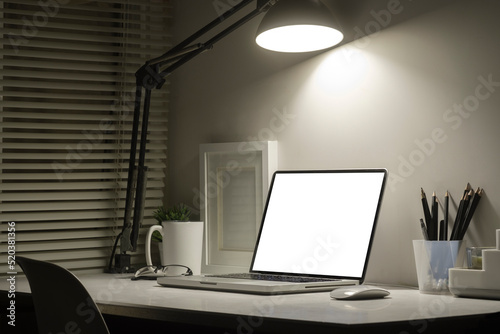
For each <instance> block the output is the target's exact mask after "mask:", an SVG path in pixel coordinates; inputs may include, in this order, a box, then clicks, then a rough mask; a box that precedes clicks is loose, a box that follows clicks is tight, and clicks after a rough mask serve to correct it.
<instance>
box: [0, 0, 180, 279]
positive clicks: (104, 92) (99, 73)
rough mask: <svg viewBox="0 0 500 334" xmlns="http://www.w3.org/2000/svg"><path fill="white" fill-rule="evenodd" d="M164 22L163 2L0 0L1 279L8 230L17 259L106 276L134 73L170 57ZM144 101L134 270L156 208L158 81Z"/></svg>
mask: <svg viewBox="0 0 500 334" xmlns="http://www.w3.org/2000/svg"><path fill="white" fill-rule="evenodd" d="M171 12H172V8H171V4H170V2H169V1H168V0H162V1H159V0H100V1H85V0H41V1H25V0H12V1H0V17H1V22H0V32H1V43H0V45H1V48H0V89H1V96H0V186H1V187H0V222H1V226H0V236H1V238H0V243H1V249H0V252H1V254H0V255H1V260H0V275H2V274H6V273H7V272H8V271H9V270H8V267H7V255H8V253H9V251H8V243H9V240H12V238H11V236H12V235H9V234H8V230H9V222H13V223H15V235H14V237H15V253H16V254H17V255H23V256H27V257H32V258H36V259H41V260H47V261H52V262H55V263H58V264H60V265H62V266H63V267H66V268H68V269H70V270H73V271H76V272H80V273H90V272H102V271H103V269H104V268H105V267H107V265H108V261H109V257H110V255H111V250H112V247H113V243H114V240H115V238H116V236H117V235H118V234H119V233H120V231H121V228H122V226H123V215H124V207H125V195H126V187H127V173H128V160H129V152H130V137H131V127H132V119H133V115H132V114H133V105H134V98H135V76H134V74H135V71H136V70H137V69H138V68H139V67H140V66H141V65H142V64H144V62H145V61H146V60H148V59H151V58H153V57H156V56H158V55H160V54H163V53H164V52H165V51H166V50H168V49H169V48H170V47H171V45H170V43H171V39H170V36H169V33H168V31H169V30H168V27H169V24H170V19H171V17H170V16H171ZM151 101H152V104H151V109H150V125H149V131H148V132H149V134H148V145H147V153H146V165H147V166H148V169H149V172H148V180H147V192H146V203H145V210H144V215H145V217H144V220H143V224H142V228H141V231H140V245H139V249H138V250H137V252H135V253H131V255H132V259H131V261H132V263H133V264H134V263H135V264H141V263H144V262H145V259H144V235H145V232H146V231H147V229H148V228H149V226H150V225H152V224H154V223H155V221H154V219H153V218H152V212H153V211H154V209H155V208H156V207H157V206H158V205H160V204H161V203H162V201H163V197H164V188H165V184H164V180H165V168H166V154H167V146H166V143H167V103H168V82H167V84H166V85H165V86H164V87H163V88H162V89H161V90H156V91H153V92H152V100H151ZM11 225H12V223H11ZM10 243H11V244H12V241H10ZM11 253H12V247H11Z"/></svg>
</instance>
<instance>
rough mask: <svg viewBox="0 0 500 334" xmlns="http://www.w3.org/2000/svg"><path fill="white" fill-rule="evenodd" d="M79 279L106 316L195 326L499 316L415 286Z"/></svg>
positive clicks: (494, 307) (494, 305) (489, 303)
mask: <svg viewBox="0 0 500 334" xmlns="http://www.w3.org/2000/svg"><path fill="white" fill-rule="evenodd" d="M79 278H80V280H81V281H82V283H83V284H84V286H85V287H86V288H87V290H88V291H89V292H90V294H91V295H92V297H93V298H94V300H95V301H96V303H97V304H98V305H99V308H100V309H101V311H102V312H103V313H105V314H114V315H121V316H132V317H136V318H144V319H153V320H165V321H180V322H182V321H186V322H191V321H192V320H193V318H197V319H198V320H196V321H199V322H206V321H210V319H214V318H217V317H220V318H223V319H225V320H224V321H228V320H230V321H241V319H246V320H245V321H246V322H247V323H250V324H255V326H257V325H260V324H261V323H262V322H265V321H266V319H273V321H277V322H278V323H280V322H281V321H283V323H284V321H288V322H290V321H292V322H299V323H307V324H322V325H325V324H327V325H329V324H335V325H347V326H348V325H361V324H374V323H391V322H407V323H408V322H413V323H415V324H418V322H419V320H422V319H436V318H446V317H464V316H474V315H485V314H486V315H488V314H496V316H498V315H499V314H500V301H498V300H482V299H467V298H456V297H453V296H451V295H426V294H421V293H420V292H419V291H418V289H412V288H400V287H394V288H391V287H385V288H387V289H388V290H389V291H390V292H391V294H390V296H388V297H385V298H384V299H375V300H360V301H339V300H332V299H331V298H330V296H329V293H328V292H319V293H317V292H316V293H305V294H292V295H280V296H261V295H249V294H238V293H228V292H214V291H204V290H188V289H175V288H166V287H161V286H159V285H158V284H157V283H156V281H132V280H130V276H127V275H114V274H96V275H84V276H80V277H79ZM0 289H2V290H5V289H6V283H5V281H2V282H1V283H0ZM16 290H17V291H18V292H29V287H28V285H27V282H26V279H25V278H22V277H18V278H17V282H16ZM193 315H196V316H197V317H194V316H193ZM238 317H239V318H240V320H237V319H238ZM235 319H236V320H235ZM214 321H215V320H214ZM235 324H237V322H235Z"/></svg>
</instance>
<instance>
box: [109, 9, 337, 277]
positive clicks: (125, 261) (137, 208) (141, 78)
mask: <svg viewBox="0 0 500 334" xmlns="http://www.w3.org/2000/svg"><path fill="white" fill-rule="evenodd" d="M253 1H254V0H242V1H241V2H239V3H238V4H237V5H235V6H234V7H232V8H231V9H229V10H228V11H226V12H225V13H224V14H222V15H221V16H219V17H217V18H216V19H214V20H213V21H212V22H210V23H209V24H208V25H206V26H205V27H203V28H202V29H200V30H198V31H197V32H196V33H194V34H193V35H191V36H190V37H188V38H187V39H185V40H184V41H183V42H181V43H180V44H178V45H177V46H175V47H174V48H172V49H171V50H169V51H168V52H166V53H165V54H163V55H161V56H159V57H157V58H154V59H151V60H149V61H147V62H146V63H145V64H144V65H143V66H142V67H141V68H140V69H139V70H138V71H137V72H136V74H135V75H136V96H135V106H134V118H133V124H132V138H131V146H130V160H129V170H128V180H127V195H126V199H125V215H124V221H123V229H122V231H121V233H120V234H119V235H118V237H117V238H116V241H115V244H114V247H113V252H112V254H111V258H110V261H109V267H108V269H109V271H110V272H117V271H118V272H124V271H131V270H132V269H131V267H130V255H129V254H127V252H134V251H136V249H137V241H138V237H139V228H140V225H141V223H142V217H143V209H144V200H145V191H146V182H147V176H146V174H147V167H146V166H145V165H144V162H145V155H146V143H147V131H148V123H149V107H150V101H151V91H152V90H153V89H160V88H161V87H162V86H163V84H164V83H165V77H166V76H168V75H170V74H171V73H172V72H173V71H174V70H175V69H177V68H178V67H180V66H181V65H183V64H184V63H186V62H187V61H189V60H191V59H192V58H194V57H196V56H197V55H199V54H200V53H202V52H204V51H206V50H209V49H211V48H212V47H213V45H214V44H215V43H216V42H218V41H219V40H221V39H223V38H224V37H225V36H227V35H229V34H230V33H231V32H233V31H234V30H236V29H237V28H239V27H240V26H242V25H244V24H245V23H246V22H248V21H250V20H251V19H253V18H254V17H256V16H258V15H260V14H261V13H264V12H268V13H267V14H266V17H265V18H264V20H263V21H262V23H261V26H260V27H259V34H260V35H259V37H257V43H258V44H259V45H261V46H262V47H265V48H269V49H272V50H275V51H285V52H305V51H315V50H319V49H323V48H328V47H331V46H333V45H335V44H337V43H339V42H340V41H341V40H342V34H341V33H340V32H338V31H337V30H335V32H333V33H332V29H333V28H334V27H335V25H334V20H333V17H332V16H331V14H329V12H328V9H327V8H326V7H324V6H323V5H322V4H321V3H320V2H319V0H281V1H279V0H257V8H256V9H254V10H253V11H252V12H250V13H249V14H247V15H246V16H244V17H243V18H241V19H240V20H238V21H237V22H236V23H234V24H232V25H231V26H229V27H227V28H226V29H225V30H223V31H222V32H220V33H218V34H217V35H215V36H214V37H212V38H211V39H209V40H208V41H207V42H205V43H197V44H192V43H194V42H195V41H196V40H197V39H198V38H200V37H201V36H203V35H204V34H206V33H208V32H209V31H211V30H212V29H214V28H215V27H216V26H218V25H219V24H220V23H222V22H223V21H225V20H226V19H228V18H229V17H230V16H232V15H233V14H235V13H237V12H239V11H240V10H241V9H243V8H244V7H246V6H247V5H249V4H250V3H251V2H253ZM271 7H272V10H270V9H271ZM268 16H269V17H268ZM273 22H277V23H273ZM281 25H286V26H287V28H288V29H285V32H288V33H290V32H292V33H293V34H294V35H293V37H292V38H286V39H281V42H291V43H292V45H295V47H292V49H289V48H285V47H283V46H280V47H279V48H277V49H273V48H272V47H270V46H269V40H271V38H270V37H267V35H266V33H265V32H264V31H265V30H267V29H271V31H272V33H271V35H270V36H273V35H275V34H276V33H277V32H279V31H280V30H279V29H278V26H281ZM315 26H316V27H317V28H316V29H315V28H314V27H315ZM318 26H319V27H318ZM300 28H302V29H306V30H308V31H309V33H311V32H312V34H313V35H312V36H308V37H306V35H304V34H303V33H302V32H300ZM323 30H328V31H330V36H329V37H328V38H329V39H330V41H329V43H325V44H320V43H314V44H313V45H314V47H312V48H311V47H309V48H307V49H304V48H298V47H297V46H298V45H299V43H303V42H308V41H311V40H319V39H318V38H319V35H318V34H319V33H320V32H321V31H323ZM261 32H262V33H261ZM334 42H335V43H334ZM281 44H284V43H281ZM143 91H144V105H143V110H142V129H141V138H140V142H139V143H140V148H139V156H138V158H139V160H138V161H137V163H136V153H137V150H136V147H137V143H138V133H139V123H140V115H141V102H142V99H143V97H142V93H143ZM132 208H133V210H134V214H133V215H132ZM119 240H120V253H119V254H116V255H115V253H116V248H117V244H118V241H119ZM113 258H114V260H115V266H114V267H113V265H112V262H113Z"/></svg>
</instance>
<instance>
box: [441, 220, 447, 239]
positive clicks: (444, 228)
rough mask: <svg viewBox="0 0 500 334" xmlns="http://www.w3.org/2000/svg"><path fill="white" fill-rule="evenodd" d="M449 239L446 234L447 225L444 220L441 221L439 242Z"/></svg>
mask: <svg viewBox="0 0 500 334" xmlns="http://www.w3.org/2000/svg"><path fill="white" fill-rule="evenodd" d="M447 239H448V236H447V234H446V224H445V222H444V219H441V221H440V222H439V240H444V241H446V240H447Z"/></svg>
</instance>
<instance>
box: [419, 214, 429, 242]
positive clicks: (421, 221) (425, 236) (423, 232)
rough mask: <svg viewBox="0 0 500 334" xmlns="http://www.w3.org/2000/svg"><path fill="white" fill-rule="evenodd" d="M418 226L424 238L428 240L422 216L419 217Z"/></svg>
mask: <svg viewBox="0 0 500 334" xmlns="http://www.w3.org/2000/svg"><path fill="white" fill-rule="evenodd" d="M420 227H421V229H422V235H423V236H424V240H429V235H428V234H427V226H425V223H424V220H423V219H422V218H420Z"/></svg>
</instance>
